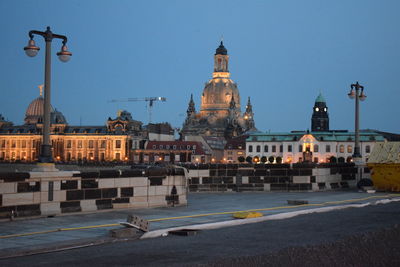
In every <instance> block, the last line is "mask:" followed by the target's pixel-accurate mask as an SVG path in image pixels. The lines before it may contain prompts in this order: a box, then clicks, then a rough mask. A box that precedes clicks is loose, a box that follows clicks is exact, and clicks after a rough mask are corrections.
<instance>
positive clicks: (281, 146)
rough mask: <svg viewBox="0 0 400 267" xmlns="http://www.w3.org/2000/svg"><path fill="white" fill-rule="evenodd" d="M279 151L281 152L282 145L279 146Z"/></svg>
mask: <svg viewBox="0 0 400 267" xmlns="http://www.w3.org/2000/svg"><path fill="white" fill-rule="evenodd" d="M279 152H281V153H282V152H283V145H280V146H279Z"/></svg>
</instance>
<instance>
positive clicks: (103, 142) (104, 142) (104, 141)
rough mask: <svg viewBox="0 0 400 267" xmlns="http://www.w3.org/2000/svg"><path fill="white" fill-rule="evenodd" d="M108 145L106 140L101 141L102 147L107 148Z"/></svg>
mask: <svg viewBox="0 0 400 267" xmlns="http://www.w3.org/2000/svg"><path fill="white" fill-rule="evenodd" d="M106 144H107V142H106V140H101V143H100V147H101V148H106Z"/></svg>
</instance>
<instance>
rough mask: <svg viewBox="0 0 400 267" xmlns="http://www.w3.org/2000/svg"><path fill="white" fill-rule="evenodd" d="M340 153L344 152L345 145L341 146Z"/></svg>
mask: <svg viewBox="0 0 400 267" xmlns="http://www.w3.org/2000/svg"><path fill="white" fill-rule="evenodd" d="M339 153H344V145H340V146H339Z"/></svg>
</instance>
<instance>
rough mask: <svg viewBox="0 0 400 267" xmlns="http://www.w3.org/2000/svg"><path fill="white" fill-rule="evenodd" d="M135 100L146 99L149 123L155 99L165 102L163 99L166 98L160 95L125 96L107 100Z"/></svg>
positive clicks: (165, 99)
mask: <svg viewBox="0 0 400 267" xmlns="http://www.w3.org/2000/svg"><path fill="white" fill-rule="evenodd" d="M137 101H146V102H147V111H148V113H149V123H151V112H152V108H153V105H154V102H155V101H161V102H165V101H167V98H166V97H161V96H157V97H143V98H140V97H131V98H126V99H112V100H110V101H109V102H111V103H114V102H137Z"/></svg>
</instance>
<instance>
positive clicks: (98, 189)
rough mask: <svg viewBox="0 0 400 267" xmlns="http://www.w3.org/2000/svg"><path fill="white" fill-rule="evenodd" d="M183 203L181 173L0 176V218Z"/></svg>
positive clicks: (76, 173) (117, 172) (140, 172)
mask: <svg viewBox="0 0 400 267" xmlns="http://www.w3.org/2000/svg"><path fill="white" fill-rule="evenodd" d="M173 186H175V187H176V189H177V196H176V197H175V199H176V200H177V202H178V203H175V205H186V204H187V197H186V192H187V190H186V178H185V175H184V172H183V170H182V169H172V170H171V169H164V170H157V171H152V170H149V171H141V170H140V171H138V170H126V171H119V170H117V171H115V170H111V171H110V170H107V171H98V172H82V173H80V172H58V171H54V172H30V173H0V218H8V217H10V216H11V214H13V215H14V216H17V217H18V216H37V215H44V216H49V215H57V214H62V213H70V212H91V211H97V210H104V209H117V208H145V207H164V206H168V205H170V204H171V198H170V195H171V190H172V188H173Z"/></svg>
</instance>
